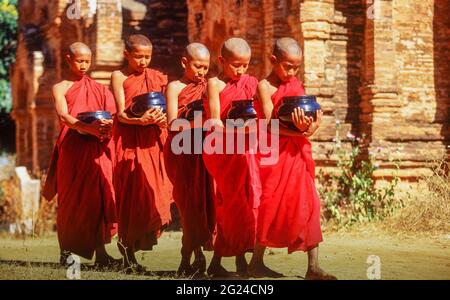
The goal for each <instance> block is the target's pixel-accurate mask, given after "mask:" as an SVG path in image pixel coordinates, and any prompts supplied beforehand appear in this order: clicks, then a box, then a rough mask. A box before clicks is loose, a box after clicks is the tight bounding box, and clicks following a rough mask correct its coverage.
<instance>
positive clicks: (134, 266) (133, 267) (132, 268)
mask: <svg viewBox="0 0 450 300" xmlns="http://www.w3.org/2000/svg"><path fill="white" fill-rule="evenodd" d="M123 267H124V270H125V273H127V274H133V273H138V274H142V273H145V272H147V269H146V268H145V267H144V266H143V265H140V264H138V263H131V264H130V263H126V264H125V263H124V265H123Z"/></svg>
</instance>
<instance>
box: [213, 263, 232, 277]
mask: <svg viewBox="0 0 450 300" xmlns="http://www.w3.org/2000/svg"><path fill="white" fill-rule="evenodd" d="M207 272H208V275H209V276H211V277H214V278H230V277H234V275H235V273H233V272H229V271H227V270H226V269H225V268H224V267H222V265H211V264H210V265H209V267H208V271H207Z"/></svg>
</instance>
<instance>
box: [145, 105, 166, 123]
mask: <svg viewBox="0 0 450 300" xmlns="http://www.w3.org/2000/svg"><path fill="white" fill-rule="evenodd" d="M162 117H164V114H163V112H162V110H161V109H160V108H155V107H154V108H150V109H149V110H147V111H146V112H145V113H144V114H143V115H142V117H140V120H141V125H142V126H146V125H151V124H155V123H156V122H157V121H158V120H159V119H160V118H162Z"/></svg>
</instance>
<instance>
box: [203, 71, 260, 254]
mask: <svg viewBox="0 0 450 300" xmlns="http://www.w3.org/2000/svg"><path fill="white" fill-rule="evenodd" d="M257 85H258V80H257V79H256V78H255V77H253V76H249V75H243V76H242V77H241V78H240V79H239V80H238V81H232V82H228V83H227V85H226V86H225V88H224V89H223V91H222V92H221V93H220V115H221V119H222V120H223V121H224V120H225V119H226V115H227V112H228V110H229V108H230V107H231V102H232V101H233V100H242V99H251V98H253V96H254V95H255V93H256V88H257ZM224 135H225V136H229V135H228V134H224ZM232 136H233V135H232ZM236 136H237V133H234V136H233V138H235V139H236ZM224 143H225V141H224ZM235 145H236V140H235ZM246 146H247V147H246V148H245V152H244V153H242V154H238V153H236V152H235V153H234V154H217V153H215V154H207V153H205V152H204V153H203V159H204V162H205V165H206V168H207V169H208V171H209V173H210V174H211V176H212V177H213V178H214V180H215V182H216V185H217V186H216V187H217V190H216V197H215V205H216V222H217V225H216V229H217V236H216V239H215V242H214V252H215V254H216V255H218V256H236V255H241V254H244V253H245V252H247V251H251V250H252V249H253V246H254V242H255V237H256V219H255V218H256V213H257V207H258V205H259V197H260V193H261V183H260V178H259V167H258V165H259V163H258V159H257V155H256V154H253V153H256V151H255V152H253V153H251V152H250V151H249V147H248V145H247V143H246ZM224 151H225V149H224ZM224 153H225V152H224Z"/></svg>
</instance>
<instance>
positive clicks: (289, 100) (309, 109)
mask: <svg viewBox="0 0 450 300" xmlns="http://www.w3.org/2000/svg"><path fill="white" fill-rule="evenodd" d="M282 101H283V103H282V104H281V105H280V107H279V108H278V118H279V119H280V121H281V123H283V124H284V125H287V126H289V127H292V126H293V124H292V118H291V114H292V112H293V111H294V109H296V108H300V109H303V111H304V112H305V115H306V116H308V117H312V118H313V119H314V121H315V120H317V111H318V110H320V104H319V103H317V101H316V96H310V95H303V96H290V97H283V99H282Z"/></svg>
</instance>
